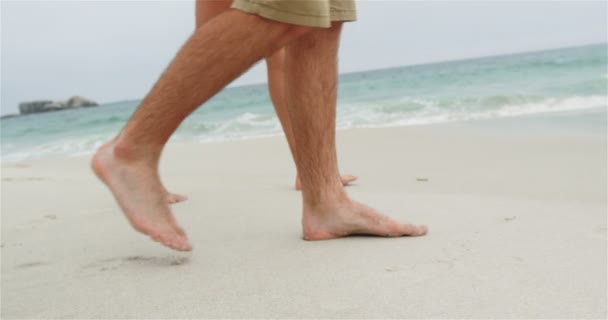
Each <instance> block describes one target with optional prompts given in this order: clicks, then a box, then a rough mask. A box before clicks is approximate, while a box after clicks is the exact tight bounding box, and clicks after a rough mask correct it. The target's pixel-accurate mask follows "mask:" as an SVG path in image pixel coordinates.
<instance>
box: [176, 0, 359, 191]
mask: <svg viewBox="0 0 608 320" xmlns="http://www.w3.org/2000/svg"><path fill="white" fill-rule="evenodd" d="M231 4H232V0H197V1H196V28H200V27H201V26H203V25H204V24H206V23H207V22H209V21H210V20H211V19H213V18H215V17H216V16H218V15H219V14H221V13H222V12H224V11H226V10H228V9H229V8H230V5H231ZM266 65H267V71H268V89H269V92H270V97H271V99H272V104H273V106H274V109H275V111H276V113H277V116H278V118H279V120H280V122H281V126H282V127H283V131H284V132H285V137H286V138H287V143H288V145H289V149H290V151H291V155H292V157H293V159H294V161H295V154H296V151H295V150H296V142H295V139H294V138H293V133H292V130H291V120H290V119H289V114H288V113H287V108H286V106H285V93H284V91H285V85H284V83H285V73H284V69H285V50H284V49H281V50H277V51H276V52H275V53H274V54H272V55H271V56H269V57H267V58H266ZM341 180H342V184H343V185H348V184H349V183H351V182H353V181H355V180H357V177H356V176H353V175H343V176H341ZM295 188H296V190H301V189H302V185H301V183H300V179H299V177H298V176H297V175H296V181H295ZM186 199H187V198H186V197H185V196H183V195H179V194H173V193H170V192H169V191H167V200H168V201H169V203H176V202H180V201H183V200H186Z"/></svg>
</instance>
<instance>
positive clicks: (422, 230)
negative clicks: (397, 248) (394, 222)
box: [400, 224, 428, 237]
mask: <svg viewBox="0 0 608 320" xmlns="http://www.w3.org/2000/svg"><path fill="white" fill-rule="evenodd" d="M400 229H401V234H402V235H404V236H414V237H416V236H423V235H425V234H427V232H428V228H427V227H426V226H425V225H414V224H402V225H401V227H400Z"/></svg>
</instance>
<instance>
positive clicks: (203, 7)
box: [196, 0, 232, 29]
mask: <svg viewBox="0 0 608 320" xmlns="http://www.w3.org/2000/svg"><path fill="white" fill-rule="evenodd" d="M231 5H232V0H196V28H197V29H198V28H199V27H200V26H202V25H204V24H205V23H207V22H208V21H209V20H211V19H213V18H214V17H216V16H217V15H219V14H220V13H222V12H224V11H226V10H228V9H230V6H231Z"/></svg>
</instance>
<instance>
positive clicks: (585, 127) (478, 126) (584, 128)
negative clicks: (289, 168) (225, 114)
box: [0, 107, 608, 166]
mask: <svg viewBox="0 0 608 320" xmlns="http://www.w3.org/2000/svg"><path fill="white" fill-rule="evenodd" d="M590 123H591V126H590V125H589V124H590ZM607 123H608V107H596V108H587V109H583V110H560V111H552V112H541V113H532V114H523V115H512V116H502V117H496V118H484V119H468V120H451V121H443V122H431V123H421V124H408V125H387V126H359V127H350V128H338V129H337V130H336V132H337V133H338V134H341V133H343V132H349V131H365V130H377V129H379V130H383V129H400V128H410V127H412V128H418V127H422V128H425V127H429V128H440V129H441V128H450V127H459V128H461V129H463V130H465V131H471V130H474V131H475V130H476V131H485V132H486V133H488V134H498V135H502V134H506V135H508V134H518V132H517V130H516V129H524V130H523V131H522V134H526V133H528V132H529V131H530V129H531V128H533V127H534V126H537V127H538V129H542V130H533V132H534V133H535V134H538V133H543V132H545V133H546V134H554V133H560V134H589V135H606V134H607V127H608V125H607ZM178 135H179V134H178ZM277 138H281V139H284V134H283V132H282V131H279V132H277V133H273V134H264V135H257V136H246V137H236V138H225V139H223V140H200V139H199V140H198V141H194V140H195V139H196V138H194V137H186V138H178V140H173V139H172V140H169V143H168V144H167V147H168V148H173V147H180V146H196V145H206V144H224V143H240V142H247V141H256V140H264V139H277ZM93 153H94V150H91V151H80V152H78V153H77V154H45V155H42V156H30V157H29V158H22V159H2V160H1V161H0V162H1V164H2V165H3V166H4V165H8V166H10V165H14V164H19V163H27V162H32V161H33V162H37V161H44V160H45V159H46V160H48V159H62V158H82V157H90V156H91V155H92V154H93Z"/></svg>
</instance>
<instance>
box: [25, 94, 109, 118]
mask: <svg viewBox="0 0 608 320" xmlns="http://www.w3.org/2000/svg"><path fill="white" fill-rule="evenodd" d="M98 105H99V104H97V102H95V101H93V100H89V99H87V98H84V97H81V96H73V97H71V98H70V99H69V100H68V101H52V100H37V101H29V102H22V103H20V104H19V112H20V113H21V114H30V113H39V112H48V111H58V110H65V109H75V108H81V107H94V106H98Z"/></svg>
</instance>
